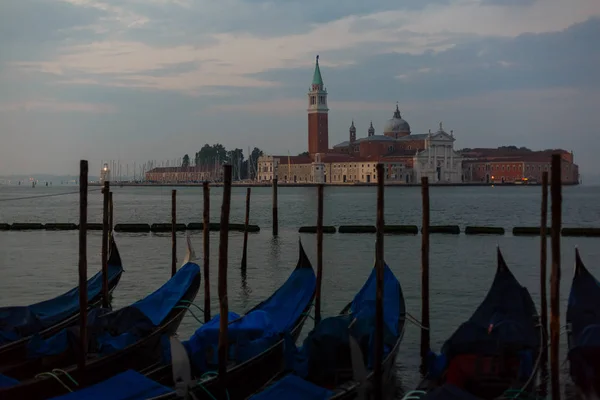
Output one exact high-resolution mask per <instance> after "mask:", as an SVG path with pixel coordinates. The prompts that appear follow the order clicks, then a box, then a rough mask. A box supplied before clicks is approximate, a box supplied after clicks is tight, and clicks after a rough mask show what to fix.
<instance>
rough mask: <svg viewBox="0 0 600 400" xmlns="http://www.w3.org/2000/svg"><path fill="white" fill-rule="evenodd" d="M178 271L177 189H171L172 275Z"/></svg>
mask: <svg viewBox="0 0 600 400" xmlns="http://www.w3.org/2000/svg"><path fill="white" fill-rule="evenodd" d="M176 273H177V190H175V189H173V190H172V191H171V276H174V275H175V274H176Z"/></svg>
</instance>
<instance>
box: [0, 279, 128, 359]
mask: <svg viewBox="0 0 600 400" xmlns="http://www.w3.org/2000/svg"><path fill="white" fill-rule="evenodd" d="M120 279H121V274H119V275H118V276H117V277H116V278H115V279H114V280H112V281H111V282H110V283H109V288H108V292H109V294H112V292H113V291H114V290H115V288H116V287H117V285H118V284H119V281H120ZM101 305H102V294H101V293H100V294H98V295H97V296H95V297H94V298H93V299H92V300H91V301H90V303H89V307H88V310H91V309H92V308H96V307H100V306H101ZM78 323H79V313H76V314H74V315H72V316H70V317H69V318H67V319H65V320H63V321H61V322H60V323H58V324H56V325H53V326H51V327H49V328H47V329H44V330H43V331H41V332H38V333H37V335H39V336H40V337H41V338H42V339H46V338H49V337H50V336H53V335H55V334H57V333H58V332H60V331H61V330H63V329H65V328H69V327H71V326H75V325H77V324H78ZM30 339H31V336H27V337H24V338H21V339H19V340H17V341H14V342H11V343H8V344H6V345H4V346H2V347H0V366H5V365H12V364H15V363H17V362H19V361H21V360H24V359H25V358H26V357H27V343H28V342H29V340H30Z"/></svg>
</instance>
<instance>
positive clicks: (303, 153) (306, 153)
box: [298, 151, 310, 156]
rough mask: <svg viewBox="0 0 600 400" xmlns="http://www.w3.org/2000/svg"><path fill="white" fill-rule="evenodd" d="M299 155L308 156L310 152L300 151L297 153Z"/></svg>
mask: <svg viewBox="0 0 600 400" xmlns="http://www.w3.org/2000/svg"><path fill="white" fill-rule="evenodd" d="M298 155H299V156H309V155H310V153H309V152H308V151H305V152H302V153H300V154H298Z"/></svg>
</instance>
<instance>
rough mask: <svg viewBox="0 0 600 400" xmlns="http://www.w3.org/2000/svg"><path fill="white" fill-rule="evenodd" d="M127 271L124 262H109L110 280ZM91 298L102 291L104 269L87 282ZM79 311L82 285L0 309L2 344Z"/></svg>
mask: <svg viewBox="0 0 600 400" xmlns="http://www.w3.org/2000/svg"><path fill="white" fill-rule="evenodd" d="M122 272H123V267H122V266H121V265H108V280H109V282H111V281H113V280H114V279H116V278H117V277H118V276H119V275H120V274H121V273H122ZM87 287H88V288H87V291H88V300H91V299H93V298H94V297H96V296H98V295H99V294H100V291H101V290H102V272H98V273H97V274H95V275H94V276H93V277H92V278H90V279H89V280H88V282H87ZM78 312H79V288H78V287H77V288H74V289H71V290H69V291H68V292H66V293H64V294H62V295H60V296H58V297H55V298H53V299H50V300H46V301H42V302H40V303H36V304H32V305H30V306H21V307H2V308H0V346H1V345H4V344H7V343H10V342H13V341H15V340H19V339H21V338H23V337H27V336H30V335H32V334H34V333H37V332H40V331H42V330H44V329H46V328H48V327H51V326H52V325H55V324H57V323H58V322H60V321H62V320H64V319H66V318H68V317H70V316H71V315H75V314H76V313H78Z"/></svg>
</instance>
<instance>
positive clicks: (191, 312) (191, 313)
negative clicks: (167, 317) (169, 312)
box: [173, 306, 204, 325]
mask: <svg viewBox="0 0 600 400" xmlns="http://www.w3.org/2000/svg"><path fill="white" fill-rule="evenodd" d="M173 308H174V309H175V308H177V309H181V310H187V311H188V312H189V313H190V315H191V316H192V317H194V319H195V320H196V321H198V323H199V324H200V325H204V322H202V321H201V320H200V318H198V317H197V316H196V314H194V312H193V311H192V310H190V307H188V306H175V307H173Z"/></svg>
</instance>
